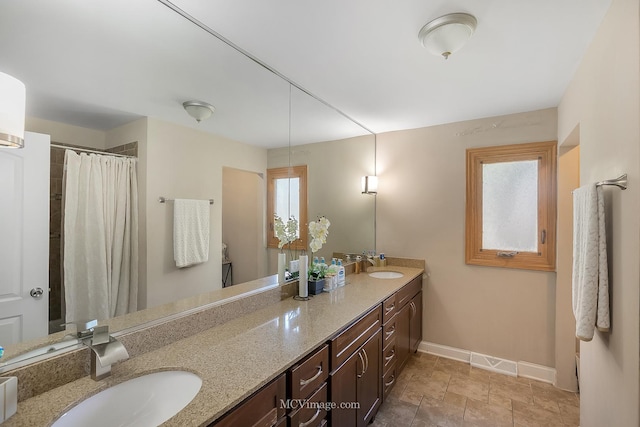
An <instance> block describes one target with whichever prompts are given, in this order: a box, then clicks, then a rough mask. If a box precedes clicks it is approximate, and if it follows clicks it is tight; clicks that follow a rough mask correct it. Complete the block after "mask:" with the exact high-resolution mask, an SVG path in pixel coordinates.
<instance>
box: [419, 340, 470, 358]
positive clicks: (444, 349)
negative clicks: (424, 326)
mask: <svg viewBox="0 0 640 427" xmlns="http://www.w3.org/2000/svg"><path fill="white" fill-rule="evenodd" d="M418 351H422V352H423V353H429V354H433V355H435V356H441V357H445V358H447V359H453V360H458V361H460V362H465V363H469V360H470V359H471V352H469V351H467V350H461V349H459V348H455V347H449V346H446V345H440V344H434V343H431V342H426V341H422V342H421V343H420V345H419V346H418Z"/></svg>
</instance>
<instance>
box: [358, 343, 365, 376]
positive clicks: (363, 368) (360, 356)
mask: <svg viewBox="0 0 640 427" xmlns="http://www.w3.org/2000/svg"><path fill="white" fill-rule="evenodd" d="M362 351H364V350H362ZM362 351H359V352H358V357H359V358H360V363H362V372H361V373H359V374H358V378H362V376H363V375H364V373H365V366H364V357H362Z"/></svg>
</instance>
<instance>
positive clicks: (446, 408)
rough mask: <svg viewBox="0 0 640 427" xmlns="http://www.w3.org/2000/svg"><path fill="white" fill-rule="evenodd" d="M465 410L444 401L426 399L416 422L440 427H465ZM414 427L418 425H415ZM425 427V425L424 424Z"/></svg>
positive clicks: (422, 403)
mask: <svg viewBox="0 0 640 427" xmlns="http://www.w3.org/2000/svg"><path fill="white" fill-rule="evenodd" d="M463 416H464V408H461V407H460V406H456V405H453V404H451V403H449V402H445V401H444V400H437V399H431V398H428V397H425V398H424V399H422V402H421V403H420V406H419V407H418V412H416V420H417V421H422V422H424V423H426V425H429V423H430V424H432V425H436V426H438V427H461V426H462V425H463ZM414 425H418V424H415V422H414ZM422 425H425V424H422Z"/></svg>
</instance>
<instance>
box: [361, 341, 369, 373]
mask: <svg viewBox="0 0 640 427" xmlns="http://www.w3.org/2000/svg"><path fill="white" fill-rule="evenodd" d="M362 352H363V353H364V359H365V361H366V362H367V365H366V367H365V368H364V372H363V373H362V375H364V374H365V373H366V372H367V371H368V370H369V356H368V355H367V350H365V349H364V348H363V349H362Z"/></svg>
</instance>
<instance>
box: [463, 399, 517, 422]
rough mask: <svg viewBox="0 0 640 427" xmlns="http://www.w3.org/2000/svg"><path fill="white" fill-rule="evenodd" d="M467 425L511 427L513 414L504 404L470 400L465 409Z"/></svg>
mask: <svg viewBox="0 0 640 427" xmlns="http://www.w3.org/2000/svg"><path fill="white" fill-rule="evenodd" d="M464 426H465V427H511V426H513V414H512V412H511V411H510V410H509V409H506V408H503V407H502V406H496V405H491V404H488V403H484V402H480V401H477V400H468V401H467V407H466V409H465V411H464Z"/></svg>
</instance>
